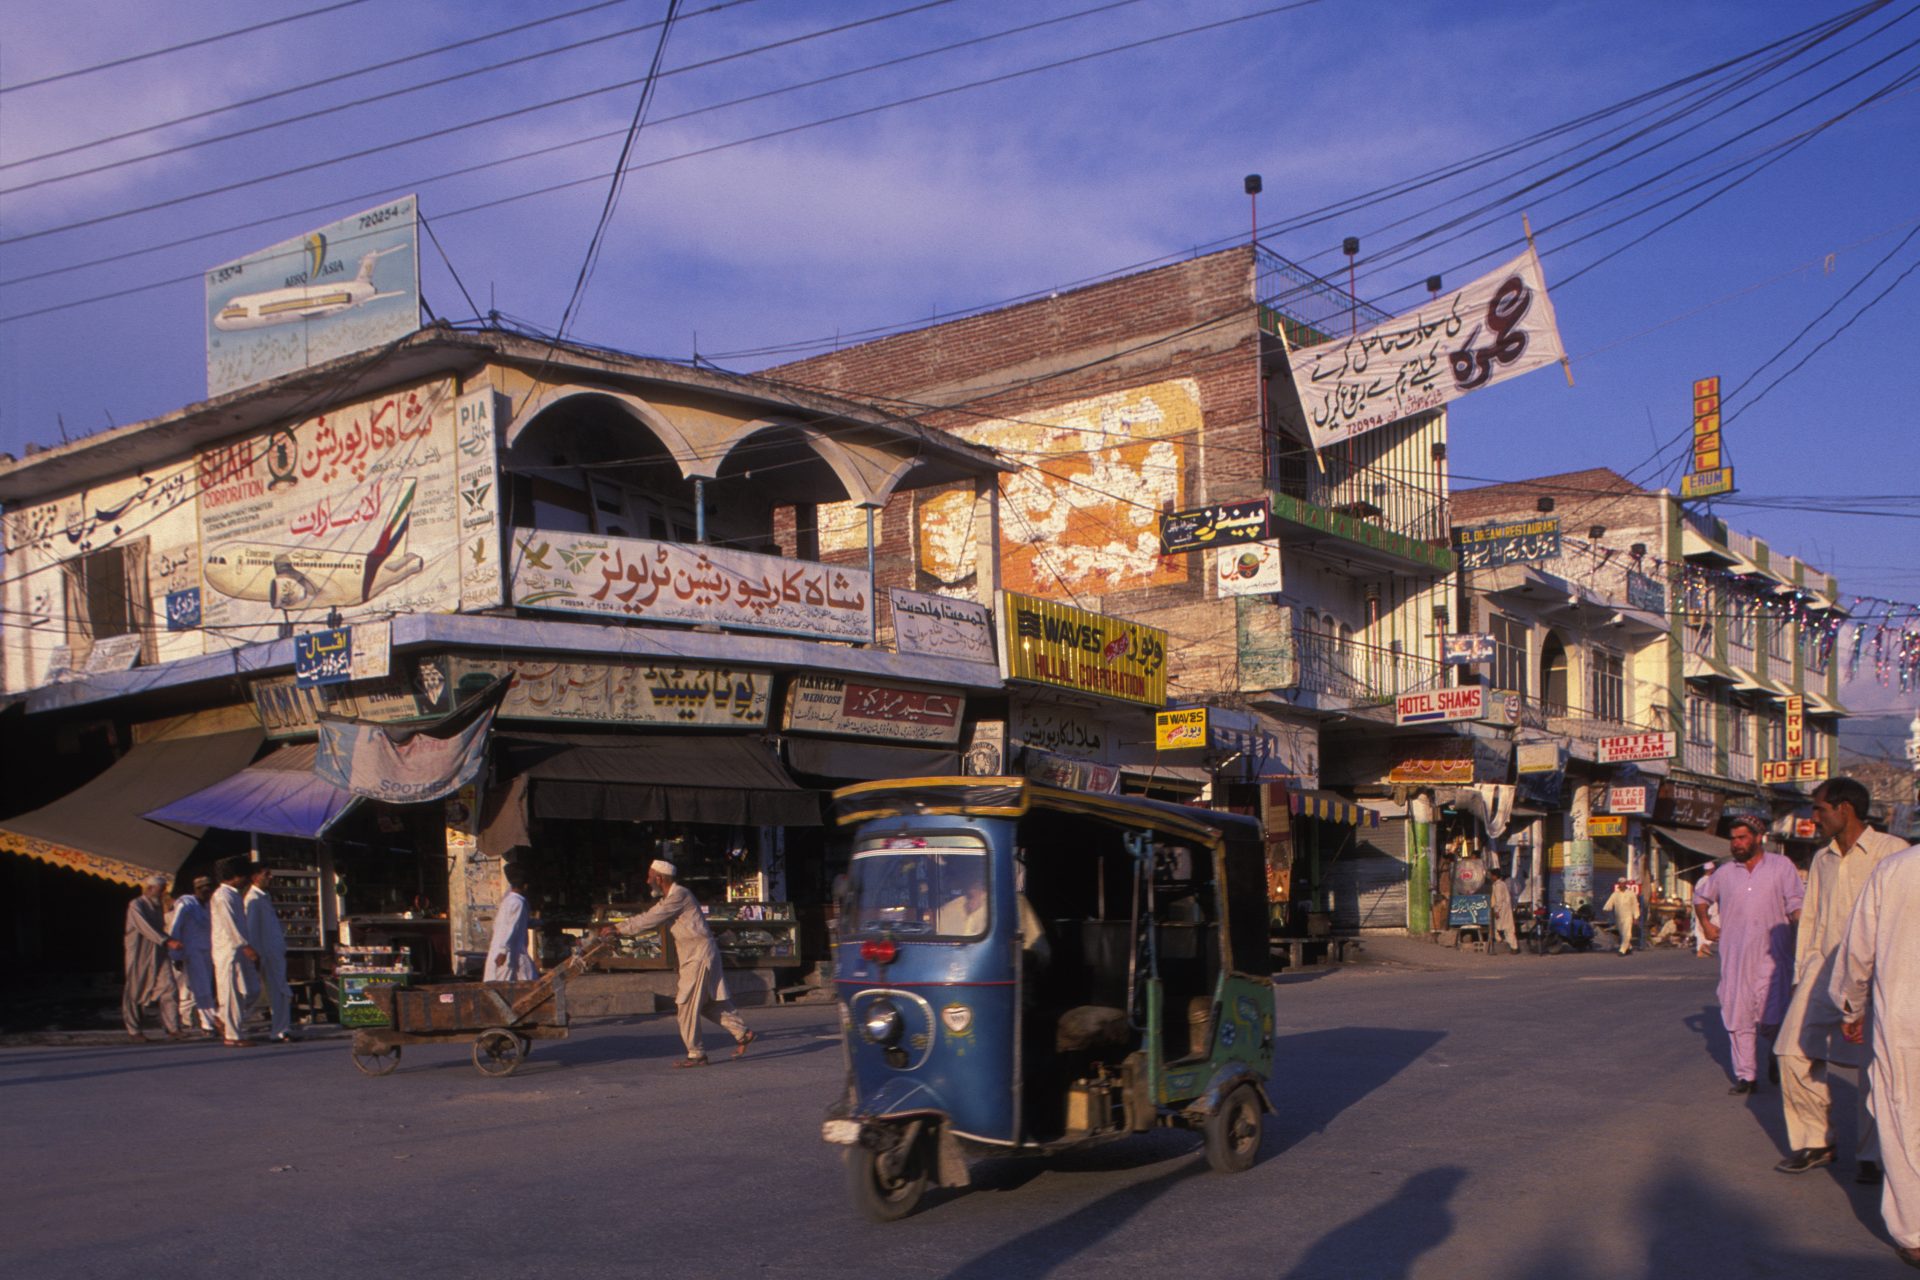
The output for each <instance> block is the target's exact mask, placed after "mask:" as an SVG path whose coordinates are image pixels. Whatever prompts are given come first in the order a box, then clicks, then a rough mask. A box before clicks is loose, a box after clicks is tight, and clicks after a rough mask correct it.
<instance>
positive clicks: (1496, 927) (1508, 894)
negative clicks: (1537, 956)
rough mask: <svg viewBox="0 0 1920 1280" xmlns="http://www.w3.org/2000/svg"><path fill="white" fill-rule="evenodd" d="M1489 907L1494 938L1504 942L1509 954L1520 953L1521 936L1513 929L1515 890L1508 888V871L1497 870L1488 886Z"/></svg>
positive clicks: (1496, 940)
mask: <svg viewBox="0 0 1920 1280" xmlns="http://www.w3.org/2000/svg"><path fill="white" fill-rule="evenodd" d="M1487 909H1488V910H1489V911H1490V912H1492V914H1493V940H1494V941H1495V942H1504V943H1506V946H1507V951H1508V953H1509V954H1513V955H1518V954H1519V952H1520V938H1519V935H1517V934H1516V933H1515V932H1514V929H1513V890H1511V889H1509V888H1507V873H1506V872H1505V871H1501V870H1495V871H1494V872H1493V873H1492V883H1491V884H1490V885H1488V886H1487Z"/></svg>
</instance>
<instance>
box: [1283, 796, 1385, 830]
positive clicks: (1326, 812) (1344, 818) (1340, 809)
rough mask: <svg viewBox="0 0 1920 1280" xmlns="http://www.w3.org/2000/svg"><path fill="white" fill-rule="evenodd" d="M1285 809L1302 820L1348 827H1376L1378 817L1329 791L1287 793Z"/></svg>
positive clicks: (1372, 812)
mask: <svg viewBox="0 0 1920 1280" xmlns="http://www.w3.org/2000/svg"><path fill="white" fill-rule="evenodd" d="M1287 809H1288V811H1289V812H1292V813H1295V814H1297V815H1299V816H1300V817H1303V818H1318V819H1319V820H1320V821H1322V822H1342V823H1345V824H1346V825H1348V826H1350V827H1377V826H1379V825H1380V815H1379V814H1377V813H1375V812H1374V811H1373V810H1371V809H1363V808H1361V807H1360V806H1359V805H1357V804H1355V803H1354V802H1353V801H1351V800H1349V799H1347V798H1346V797H1345V796H1339V795H1335V794H1334V793H1333V792H1331V791H1289V792H1288V793H1287Z"/></svg>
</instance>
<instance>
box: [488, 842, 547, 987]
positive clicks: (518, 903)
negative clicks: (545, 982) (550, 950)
mask: <svg viewBox="0 0 1920 1280" xmlns="http://www.w3.org/2000/svg"><path fill="white" fill-rule="evenodd" d="M500 874H501V877H502V878H503V879H505V880H506V882H507V891H506V893H504V894H502V895H501V897H500V905H499V906H497V907H495V908H494V910H493V939H492V941H490V942H488V943H487V972H486V980H487V981H488V982H532V981H533V980H534V979H535V978H538V977H539V976H540V969H539V966H537V965H535V964H534V962H533V957H532V956H531V955H529V954H527V898H526V894H524V893H523V892H521V891H522V890H523V889H525V888H526V887H527V873H526V872H525V871H524V870H522V869H521V867H520V865H519V864H518V863H513V862H510V863H508V864H507V865H506V866H505V867H503V868H501V871H500Z"/></svg>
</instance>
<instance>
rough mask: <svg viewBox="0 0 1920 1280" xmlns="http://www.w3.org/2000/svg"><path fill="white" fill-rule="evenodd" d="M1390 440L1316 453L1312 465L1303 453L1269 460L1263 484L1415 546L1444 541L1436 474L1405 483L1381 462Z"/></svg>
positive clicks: (1443, 512) (1443, 505) (1371, 440)
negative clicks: (1417, 482) (1422, 481)
mask: <svg viewBox="0 0 1920 1280" xmlns="http://www.w3.org/2000/svg"><path fill="white" fill-rule="evenodd" d="M1393 443H1394V441H1393V440H1392V439H1390V438H1389V439H1381V438H1368V437H1361V438H1359V439H1356V440H1352V441H1350V442H1348V443H1347V444H1346V445H1343V446H1340V447H1339V449H1338V450H1333V449H1329V450H1326V451H1324V452H1322V453H1321V455H1320V459H1319V461H1318V462H1316V461H1315V460H1314V459H1313V457H1312V456H1311V455H1310V454H1309V453H1308V452H1307V451H1306V450H1305V449H1304V448H1301V449H1298V450H1295V451H1293V452H1288V453H1279V454H1276V455H1275V456H1274V459H1273V465H1272V467H1271V468H1270V469H1269V475H1268V477H1267V481H1268V483H1269V484H1270V485H1272V487H1273V488H1274V490H1275V491H1276V492H1279V493H1283V494H1285V495H1286V496H1288V497H1290V498H1298V499H1299V500H1300V501H1302V502H1310V503H1312V504H1313V505H1314V506H1316V507H1324V508H1326V509H1327V510H1329V511H1338V512H1341V513H1342V514H1345V515H1350V516H1353V517H1355V518H1356V519H1360V520H1366V521H1369V522H1370V523H1373V524H1377V525H1379V526H1380V527H1381V528H1383V529H1387V530H1390V531H1392V532H1394V533H1398V534H1400V535H1402V536H1404V537H1408V538H1412V539H1413V540H1414V541H1416V542H1436V541H1438V542H1445V541H1446V540H1447V538H1448V536H1449V532H1448V528H1447V503H1446V495H1445V494H1444V493H1443V492H1442V491H1441V488H1440V477H1439V474H1438V472H1432V473H1429V474H1428V475H1426V476H1422V477H1420V478H1421V479H1423V480H1426V481H1427V482H1428V483H1427V484H1416V483H1411V482H1409V481H1408V480H1407V479H1404V478H1402V477H1401V476H1399V475H1396V474H1394V472H1393V471H1392V470H1390V469H1388V468H1387V467H1385V466H1384V465H1382V464H1383V459H1382V457H1381V454H1382V452H1383V450H1384V449H1386V448H1388V447H1391V446H1392V445H1393Z"/></svg>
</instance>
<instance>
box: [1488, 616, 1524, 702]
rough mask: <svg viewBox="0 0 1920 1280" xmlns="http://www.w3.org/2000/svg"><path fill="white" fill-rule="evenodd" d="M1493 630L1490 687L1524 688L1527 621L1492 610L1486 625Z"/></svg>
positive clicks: (1511, 689) (1520, 691) (1516, 691)
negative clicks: (1492, 612) (1491, 685)
mask: <svg viewBox="0 0 1920 1280" xmlns="http://www.w3.org/2000/svg"><path fill="white" fill-rule="evenodd" d="M1487 629H1488V630H1489V631H1491V632H1492V633H1493V670H1492V671H1491V672H1489V678H1490V679H1491V680H1492V681H1493V687H1494V688H1496V689H1500V690H1504V691H1505V692H1507V693H1520V694H1524V693H1525V692H1526V691H1527V624H1526V623H1524V622H1520V621H1518V620H1517V619H1514V618H1507V617H1502V616H1501V615H1500V614H1497V613H1496V614H1492V615H1490V616H1489V617H1488V628H1487Z"/></svg>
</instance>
